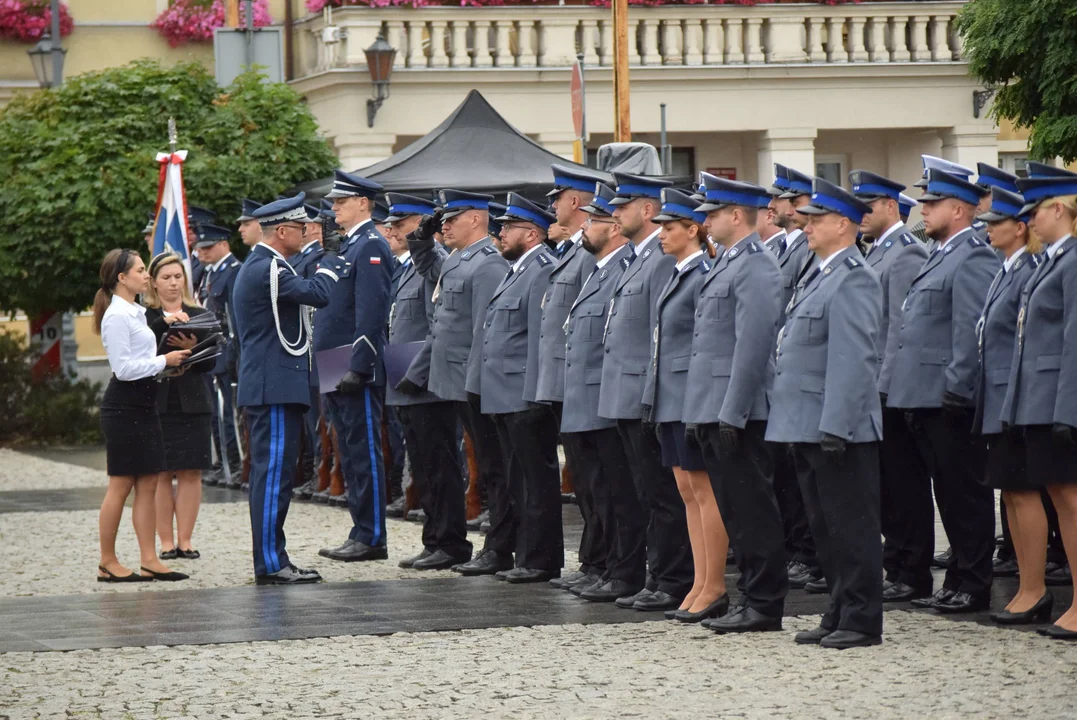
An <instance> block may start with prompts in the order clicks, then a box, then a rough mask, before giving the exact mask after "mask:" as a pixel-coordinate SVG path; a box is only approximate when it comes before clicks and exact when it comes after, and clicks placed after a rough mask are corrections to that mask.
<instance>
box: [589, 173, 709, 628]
mask: <svg viewBox="0 0 1077 720" xmlns="http://www.w3.org/2000/svg"><path fill="white" fill-rule="evenodd" d="M614 178H615V179H616V181H617V196H616V197H614V199H613V200H612V201H611V203H610V204H611V205H614V206H615V210H614V214H613V216H614V218H615V219H616V220H617V223H618V225H619V226H620V230H621V234H622V235H624V236H625V237H627V238H628V239H629V241H630V242H631V243H632V244H633V246H634V249H635V253H636V254H635V259H634V260H633V261H632V264H631V265H630V266H629V267H628V269H627V270H626V271H625V272H624V274H623V275H622V276H621V279H620V280H619V281H618V282H617V286H616V288H615V289H614V297H613V298H612V300H611V301H610V303H611V304H610V310H609V315H608V320H607V324H606V340H605V358H604V359H603V362H602V384H601V387H600V389H599V396H598V414H599V416H600V417H604V418H608V419H610V420H616V421H617V430H618V432H619V433H620V436H621V442H622V444H623V445H624V448H625V454H627V455H628V459H629V461H630V462H631V465H632V471H633V476H632V480H633V482H634V484H635V488H634V489H635V491H636V495H634V496H633V494H632V490H633V488H631V487H629V486H628V485H627V483H625V482H624V481H625V480H626V479H625V478H619V477H618V478H614V481H615V482H619V483H624V484H618V485H617V486H615V487H614V488H613V489H612V491H611V492H612V495H613V498H612V499H613V502H614V504H615V506H614V513H615V514H616V517H617V524H616V527H617V532H618V535H619V541H618V562H624V563H628V564H633V563H634V564H636V566H637V567H638V566H640V565H642V564H643V563H644V562H646V563H647V566H648V577H647V585H646V587H645V588H644V589H643V590H641V591H640V592H639V593H636V594H635V595H634V596H628V597H625V598H618V600H617V602H618V604H619V606H621V607H634V606H635V605H636V603H639V602H641V601H644V600H647V602H646V603H644V604H645V605H648V606H653V607H651V609H655V610H658V609H663V610H669V609H674V608H676V607H677V606H678V605H680V599H681V598H683V597H684V596H685V595H686V594H687V593H688V591H689V589H691V587H692V577H693V567H692V556H691V548H690V545H689V542H688V525H687V521H686V518H685V514H684V504H683V502H682V501H681V497H680V493H679V492H678V491H677V484H676V481H675V480H674V478H673V473H672V472H671V471H670V469H669V468H667V467H664V466H663V465H662V449H661V446H660V445H659V443H658V438H657V437H656V436H655V434H654V430H653V428H652V427H651V426H649V425H648V426H646V427H645V426H644V423H643V417H644V412H643V385H644V381H645V380H646V373H647V365H648V364H649V363H650V361H651V356H652V355H651V351H652V345H651V342H652V340H651V336H652V329H653V328H654V321H655V315H656V311H657V308H658V296H659V295H660V294H661V293H662V290H663V289H664V288H665V286H666V283H667V282H668V281H669V278H670V277H671V276H672V275H673V269H674V265H676V261H675V260H674V259H673V258H672V257H669V256H667V255H665V253H663V252H662V246H661V243H660V242H659V241H658V233H659V231H660V229H661V228H660V227H659V226H658V225H656V224H655V223H654V217H655V216H656V215H658V213H659V211H660V209H661V205H662V203H661V190H662V188H663V187H666V186H668V185H669V183H668V182H667V181H665V180H658V179H655V178H648V177H639V176H634V175H626V174H621V173H615V174H614ZM641 519H642V522H641ZM644 527H646V532H645V533H642V532H640V531H639V530H638V529H637V528H639V529H640V530H641V529H642V528H644ZM573 590H574V591H582V588H573ZM652 595H653V596H654V598H653V599H652V598H651V596H652Z"/></svg>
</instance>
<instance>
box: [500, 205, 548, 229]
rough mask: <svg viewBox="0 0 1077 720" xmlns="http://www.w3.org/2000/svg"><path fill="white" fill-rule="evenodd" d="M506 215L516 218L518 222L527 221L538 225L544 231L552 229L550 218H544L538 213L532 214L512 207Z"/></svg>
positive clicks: (525, 209) (520, 208)
mask: <svg viewBox="0 0 1077 720" xmlns="http://www.w3.org/2000/svg"><path fill="white" fill-rule="evenodd" d="M505 215H506V216H507V217H510V218H515V219H517V220H526V221H527V222H532V223H535V224H536V225H538V226H539V227H540V228H542V229H543V230H545V229H547V228H549V227H550V219H549V218H545V217H542V216H541V215H539V214H538V213H536V212H531V211H530V210H528V209H527V208H522V207H515V206H512V205H510V206H509V207H508V209H507V210H505ZM502 222H503V221H502Z"/></svg>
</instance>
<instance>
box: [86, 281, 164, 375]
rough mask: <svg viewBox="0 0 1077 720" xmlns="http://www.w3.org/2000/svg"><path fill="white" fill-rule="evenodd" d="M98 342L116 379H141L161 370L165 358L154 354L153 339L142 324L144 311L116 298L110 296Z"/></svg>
mask: <svg viewBox="0 0 1077 720" xmlns="http://www.w3.org/2000/svg"><path fill="white" fill-rule="evenodd" d="M101 342H102V344H103V345H104V346H105V353H107V354H108V365H109V367H110V368H112V374H113V375H115V376H116V379H117V380H124V381H127V382H130V381H131V380H141V379H143V378H148V377H153V376H154V375H156V374H157V373H159V372H161V371H162V370H164V368H165V356H164V355H158V354H157V337H156V336H155V335H154V334H153V330H150V329H149V327H148V326H147V325H146V308H144V307H142V306H141V305H135V304H134V303H129V302H127V301H126V300H124V299H123V298H121V297H120V296H119V295H113V296H112V303H111V304H110V305H109V306H108V309H107V310H105V316H104V318H102V320H101Z"/></svg>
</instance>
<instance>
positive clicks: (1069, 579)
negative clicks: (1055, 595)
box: [1043, 565, 1073, 587]
mask: <svg viewBox="0 0 1077 720" xmlns="http://www.w3.org/2000/svg"><path fill="white" fill-rule="evenodd" d="M1043 580H1044V582H1045V583H1046V584H1047V585H1050V586H1051V587H1065V586H1067V585H1073V574H1072V573H1071V572H1070V566H1069V565H1062V566H1061V567H1059V568H1056V569H1054V570H1050V571H1048V572H1047V574H1046V575H1044V578H1043Z"/></svg>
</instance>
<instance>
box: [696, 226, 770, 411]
mask: <svg viewBox="0 0 1077 720" xmlns="http://www.w3.org/2000/svg"><path fill="white" fill-rule="evenodd" d="M763 248H764V245H763V244H762V243H761V242H760V241H759V236H758V235H757V234H755V233H752V234H751V235H749V236H748V237H747V238H745V239H744V240H741V241H740V242H739V243H737V244H736V245H735V246H733V247H732V248H730V249H729V250H728V251H727V252H726V253H725V254H723V255H722V257H720V258H718V260H717V261H716V262H715V264H714V267H713V268H711V271H710V273H709V274H708V275H707V277H706V278H705V279H704V280H703V287H702V289H701V290H700V296H699V302H698V304H697V306H696V320H695V337H694V338H693V339H692V360H691V362H690V363H689V365H688V387H690V388H691V389H692V391H691V392H690V393H688V394H687V395H686V396H685V398H684V422H686V423H695V424H700V425H702V424H707V423H716V422H725V423H729V424H730V425H735V426H736V427H739V428H743V427H744V426H745V425H746V424H747V422H748V421H749V420H766V419H767V414H768V412H767V411H768V407H769V406H768V403H767V389H768V388H769V387H770V384H771V383H772V382H773V379H774V344H775V341H776V340H775V339H776V337H777V335H778V325H779V324H780V323H781V321H782V307H781V304H780V300H781V298H779V296H778V295H777V294H776V293H775V292H774V288H775V287H777V286H778V283H780V282H781V277H782V274H781V270H780V269H779V268H778V260H777V258H776V257H775V256H774V255H772V254H771V253H769V252H763Z"/></svg>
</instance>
